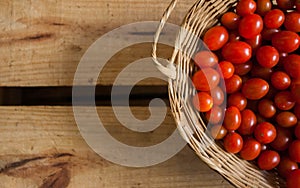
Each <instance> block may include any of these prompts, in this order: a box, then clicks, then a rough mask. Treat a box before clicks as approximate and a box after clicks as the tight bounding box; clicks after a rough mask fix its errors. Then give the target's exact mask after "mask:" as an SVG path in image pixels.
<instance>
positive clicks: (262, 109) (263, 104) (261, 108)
mask: <svg viewBox="0 0 300 188" xmlns="http://www.w3.org/2000/svg"><path fill="white" fill-rule="evenodd" d="M257 109H258V112H259V114H260V115H261V116H263V117H264V118H271V117H273V116H274V115H275V114H276V106H275V104H274V102H273V101H271V100H269V99H262V100H261V101H259V103H258V106H257Z"/></svg>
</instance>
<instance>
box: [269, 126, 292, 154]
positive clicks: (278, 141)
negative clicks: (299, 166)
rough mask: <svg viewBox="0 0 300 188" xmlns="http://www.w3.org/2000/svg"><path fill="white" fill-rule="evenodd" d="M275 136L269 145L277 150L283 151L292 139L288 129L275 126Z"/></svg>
mask: <svg viewBox="0 0 300 188" xmlns="http://www.w3.org/2000/svg"><path fill="white" fill-rule="evenodd" d="M276 134H277V135H276V138H275V140H273V142H271V144H270V145H271V147H272V148H274V149H275V150H277V151H284V150H286V149H287V148H288V147H289V144H290V143H291V142H292V141H293V140H292V139H293V137H292V132H291V131H290V130H289V129H286V128H282V127H279V126H278V127H276Z"/></svg>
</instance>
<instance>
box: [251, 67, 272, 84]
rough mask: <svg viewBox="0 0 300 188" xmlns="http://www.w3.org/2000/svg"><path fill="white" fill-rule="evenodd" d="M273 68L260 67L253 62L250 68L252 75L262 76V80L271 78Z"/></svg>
mask: <svg viewBox="0 0 300 188" xmlns="http://www.w3.org/2000/svg"><path fill="white" fill-rule="evenodd" d="M272 72H273V70H272V69H271V68H267V67H262V66H260V65H258V64H255V65H254V66H253V67H252V70H251V72H250V73H251V76H252V77H258V78H262V79H264V80H269V79H270V78H271V75H272Z"/></svg>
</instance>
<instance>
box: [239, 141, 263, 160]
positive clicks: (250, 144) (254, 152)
mask: <svg viewBox="0 0 300 188" xmlns="http://www.w3.org/2000/svg"><path fill="white" fill-rule="evenodd" d="M260 151H261V144H260V143H259V142H258V141H257V140H255V139H253V138H248V139H246V140H244V144H243V148H242V150H241V151H240V156H241V157H242V158H243V159H245V160H247V161H251V160H254V159H256V158H257V157H258V156H259V154H260Z"/></svg>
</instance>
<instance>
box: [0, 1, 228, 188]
mask: <svg viewBox="0 0 300 188" xmlns="http://www.w3.org/2000/svg"><path fill="white" fill-rule="evenodd" d="M192 2H193V0H185V1H182V2H180V3H179V6H178V8H177V9H176V14H174V15H172V16H171V19H170V22H172V23H179V22H180V20H181V19H182V18H183V16H184V14H185V12H186V11H187V9H188V8H189V7H190V6H191V4H192ZM168 3H169V1H164V0H89V1H85V0H76V1H73V0H24V1H18V0H1V1H0V54H1V56H0V60H1V61H0V86H1V89H0V104H2V106H1V107H0V114H1V115H0V116H1V118H0V143H1V147H0V187H3V188H6V187H7V188H8V187H14V188H17V187H43V188H46V187H54V188H63V187H107V188H112V187H131V188H134V187H159V188H161V187H166V188H169V187H173V188H175V187H180V188H181V187H211V188H212V187H232V186H231V185H230V184H229V183H228V182H227V181H226V180H225V179H224V178H223V177H222V176H220V175H219V174H218V173H216V172H215V171H213V170H211V169H210V168H209V167H208V166H207V165H206V164H204V163H203V162H202V161H201V160H200V159H199V158H198V157H197V156H196V155H195V154H194V153H193V151H192V150H191V149H190V148H189V147H188V146H186V147H185V148H184V149H183V150H182V151H181V152H179V153H178V154H177V155H175V156H174V157H172V158H171V159H169V160H168V161H165V162H163V163H161V164H158V165H155V166H152V167H145V168H129V167H123V166H119V165H117V164H113V163H111V162H109V161H107V160H105V159H103V158H101V157H100V156H99V155H97V154H96V153H95V152H93V151H92V149H90V148H89V146H88V145H87V144H86V143H85V141H84V139H83V138H82V136H81V135H80V133H79V131H78V128H77V126H76V123H75V120H74V115H73V111H72V107H71V106H68V105H70V104H64V105H57V104H56V105H55V102H54V103H53V104H54V105H51V103H50V102H47V101H51V100H53V97H57V99H61V98H60V97H59V96H60V95H62V96H63V97H69V98H70V97H71V96H70V88H71V86H72V82H73V77H74V73H75V71H76V68H77V65H78V63H79V61H80V58H81V57H82V55H83V54H84V52H85V51H86V50H87V48H88V47H89V46H90V45H91V44H92V43H93V42H94V41H95V40H96V39H97V38H99V37H100V36H102V35H103V34H105V33H106V32H109V31H111V30H112V29H114V28H117V27H119V26H121V25H124V24H128V23H132V22H137V21H150V20H154V21H157V20H159V19H160V17H161V15H162V13H163V12H164V10H165V8H166V7H167V5H168ZM160 53H161V54H160V55H161V56H164V57H169V56H170V54H171V49H170V48H169V47H162V49H161V52H160ZM150 54H151V44H140V45H135V46H131V47H128V48H126V49H124V50H122V51H121V52H120V53H118V54H116V55H115V56H114V57H113V58H112V59H111V60H110V62H109V63H108V64H107V66H106V67H105V71H103V74H101V77H99V79H98V81H97V84H98V89H99V90H100V91H101V88H107V87H110V86H111V85H112V84H113V82H114V80H115V78H116V76H117V75H118V72H119V71H120V70H122V67H125V66H126V65H128V64H130V63H131V62H132V61H133V60H135V59H138V58H141V57H150ZM141 70H142V69H141ZM141 70H137V74H142V71H141ZM144 86H148V88H149V86H150V87H151V86H153V87H157V88H164V89H162V90H161V92H163V93H166V83H165V82H163V81H161V80H157V79H147V80H144V81H142V82H139V83H138V86H137V87H140V88H141V89H140V91H147V89H145V88H144V89H143V87H144ZM35 88H39V89H41V88H42V89H45V88H46V90H42V91H44V92H40V93H36V92H37V90H35ZM47 88H48V90H47ZM61 88H67V89H66V90H67V92H61V93H56V91H64V90H63V89H62V90H60V89H61ZM68 88H69V90H68ZM57 89H58V90H57ZM103 90H105V89H103ZM106 90H107V89H106ZM26 91H27V93H26ZM33 91H34V92H35V93H30V92H33ZM45 91H50V92H45ZM108 91H109V89H108ZM148 91H150V92H151V89H150V90H149V89H148ZM18 92H20V93H18ZM153 92H154V94H153V95H157V94H161V93H159V92H155V91H153ZM54 93H55V94H54ZM137 93H138V94H139V95H140V96H145V93H142V94H141V93H139V92H137ZM150 94H151V93H150ZM101 96H102V95H101ZM148 96H149V95H148ZM29 99H30V100H31V102H30V101H27V100H29ZM9 100H10V101H9ZM35 100H36V101H39V102H36V103H35ZM67 100H69V101H70V99H67ZM99 100H100V104H102V105H99V106H98V108H97V110H98V113H99V115H101V118H102V121H103V123H104V124H105V126H106V128H107V130H109V132H110V133H111V134H112V135H113V136H114V137H115V138H117V139H118V140H120V141H122V142H124V143H126V144H129V145H136V146H143V145H151V144H155V143H158V142H160V141H161V140H163V139H165V138H166V137H168V136H169V135H170V134H171V133H172V132H173V131H174V129H175V124H174V121H173V118H172V116H171V114H170V112H168V113H167V117H166V118H165V120H164V122H163V124H162V125H161V127H160V128H158V129H156V130H155V131H153V132H151V133H135V132H132V131H129V130H128V129H126V128H124V127H122V126H121V124H120V123H119V122H118V120H117V119H116V118H115V116H114V114H113V111H112V108H111V107H110V106H109V105H104V104H105V102H103V100H104V99H103V100H102V99H101V97H100V99H99ZM101 101H102V102H101ZM140 101H143V100H140ZM14 102H15V105H13V104H14ZM3 104H6V105H5V106H3ZM26 104H31V105H30V106H28V105H26ZM37 104H38V105H37ZM62 104H63V103H62ZM132 104H137V105H135V106H134V105H133V106H132V107H131V109H132V111H133V114H134V115H135V116H136V117H138V118H140V119H145V118H147V117H148V116H149V111H148V106H143V105H141V104H144V103H141V102H136V103H134V99H133V103H132ZM119 108H122V107H121V106H120V107H119Z"/></svg>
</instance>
